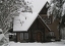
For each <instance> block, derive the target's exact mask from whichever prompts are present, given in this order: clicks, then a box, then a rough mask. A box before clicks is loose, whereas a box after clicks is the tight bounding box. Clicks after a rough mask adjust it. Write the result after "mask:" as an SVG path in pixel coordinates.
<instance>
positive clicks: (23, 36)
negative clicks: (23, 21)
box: [20, 33, 29, 40]
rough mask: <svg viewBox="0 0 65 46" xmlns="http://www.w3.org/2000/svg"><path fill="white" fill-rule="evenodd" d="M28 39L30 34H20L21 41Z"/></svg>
mask: <svg viewBox="0 0 65 46" xmlns="http://www.w3.org/2000/svg"><path fill="white" fill-rule="evenodd" d="M28 38H29V36H28V33H20V40H27V39H28Z"/></svg>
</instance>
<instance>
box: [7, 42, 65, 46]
mask: <svg viewBox="0 0 65 46" xmlns="http://www.w3.org/2000/svg"><path fill="white" fill-rule="evenodd" d="M8 46H65V44H64V42H49V43H14V42H10V43H9V45H8Z"/></svg>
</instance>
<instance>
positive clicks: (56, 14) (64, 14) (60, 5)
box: [47, 0, 65, 37]
mask: <svg viewBox="0 0 65 46" xmlns="http://www.w3.org/2000/svg"><path fill="white" fill-rule="evenodd" d="M47 15H48V17H49V16H50V15H53V22H54V20H55V19H59V20H60V24H59V30H61V29H64V28H65V19H64V18H65V0H51V3H50V6H49V9H48V11H47ZM64 37H65V36H64Z"/></svg>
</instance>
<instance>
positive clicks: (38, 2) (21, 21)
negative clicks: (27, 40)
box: [13, 0, 50, 31]
mask: <svg viewBox="0 0 65 46" xmlns="http://www.w3.org/2000/svg"><path fill="white" fill-rule="evenodd" d="M25 1H29V2H31V6H32V13H28V12H25V13H22V12H21V13H20V15H19V16H16V17H15V18H14V23H13V24H14V25H13V31H27V30H28V29H29V28H30V26H31V25H32V23H33V22H34V21H35V19H36V18H37V16H38V14H39V12H40V11H41V9H42V8H43V6H44V5H45V3H46V2H47V1H48V2H50V0H25Z"/></svg>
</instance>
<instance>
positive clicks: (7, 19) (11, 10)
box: [0, 0, 65, 39]
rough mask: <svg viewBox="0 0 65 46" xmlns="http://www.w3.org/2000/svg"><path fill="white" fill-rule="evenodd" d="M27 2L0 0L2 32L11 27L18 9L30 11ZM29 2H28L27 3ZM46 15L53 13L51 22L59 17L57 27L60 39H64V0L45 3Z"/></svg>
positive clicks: (0, 25) (21, 0) (4, 32)
mask: <svg viewBox="0 0 65 46" xmlns="http://www.w3.org/2000/svg"><path fill="white" fill-rule="evenodd" d="M27 3H29V2H25V1H24V0H0V28H1V29H2V33H3V34H5V35H6V33H8V30H9V29H11V28H12V24H13V19H14V17H15V16H16V15H17V16H18V15H19V9H20V8H22V11H21V12H32V9H31V7H30V6H28V5H27ZM29 4H30V3H29ZM47 7H48V8H49V9H48V12H47V14H48V17H49V16H50V15H53V22H54V20H55V19H59V20H60V23H59V26H58V29H59V30H60V32H61V36H62V39H65V18H64V17H65V0H51V2H50V3H49V5H47Z"/></svg>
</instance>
